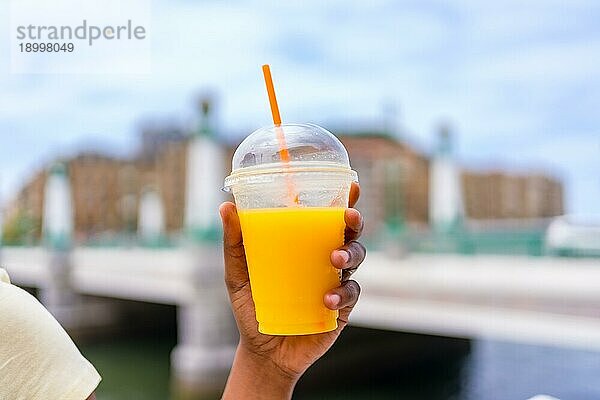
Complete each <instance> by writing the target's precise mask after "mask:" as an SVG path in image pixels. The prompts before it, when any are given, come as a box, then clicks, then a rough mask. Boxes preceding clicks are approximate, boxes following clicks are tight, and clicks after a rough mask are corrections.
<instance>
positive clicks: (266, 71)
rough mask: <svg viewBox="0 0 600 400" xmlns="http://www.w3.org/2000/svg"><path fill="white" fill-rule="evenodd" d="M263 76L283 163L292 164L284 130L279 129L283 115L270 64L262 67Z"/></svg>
mask: <svg viewBox="0 0 600 400" xmlns="http://www.w3.org/2000/svg"><path fill="white" fill-rule="evenodd" d="M262 70H263V75H264V76H265V84H266V85H267V94H268V95H269V104H270V105H271V114H272V115H273V123H274V124H275V127H276V128H275V133H276V134H277V141H278V142H279V153H280V156H281V161H283V162H284V164H287V163H288V162H290V153H289V152H288V149H287V144H286V143H285V136H284V134H283V129H281V128H279V129H278V127H279V126H280V125H281V115H279V106H278V105H277V97H276V96H275V88H274V87H273V78H272V77H271V68H269V64H265V65H263V66H262Z"/></svg>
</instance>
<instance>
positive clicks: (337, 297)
mask: <svg viewBox="0 0 600 400" xmlns="http://www.w3.org/2000/svg"><path fill="white" fill-rule="evenodd" d="M329 301H330V302H331V304H333V306H334V307H337V305H338V304H340V302H341V301H342V296H340V295H339V294H330V295H329Z"/></svg>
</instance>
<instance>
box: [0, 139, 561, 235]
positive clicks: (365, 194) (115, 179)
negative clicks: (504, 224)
mask: <svg viewBox="0 0 600 400" xmlns="http://www.w3.org/2000/svg"><path fill="white" fill-rule="evenodd" d="M335 133H336V134H337V135H338V137H339V138H340V139H341V141H342V143H343V144H344V146H345V147H346V148H347V150H348V153H349V155H350V159H351V164H352V167H353V168H354V169H355V170H357V171H358V175H359V180H360V183H361V199H360V202H359V204H358V208H359V209H360V210H361V212H362V213H363V214H364V216H365V219H366V220H367V221H368V223H367V225H366V228H365V229H366V230H365V234H366V235H369V234H372V233H375V232H377V231H379V230H380V229H382V228H383V227H385V226H386V225H387V226H394V225H396V226H397V225H398V224H403V223H407V224H409V225H413V226H414V225H423V226H424V225H426V224H427V223H428V219H429V218H428V217H429V215H428V214H429V210H428V203H429V191H430V188H429V163H430V161H429V157H428V156H426V155H425V154H423V153H419V152H418V151H416V150H414V149H413V148H411V147H410V146H409V145H407V144H406V143H403V142H400V141H398V140H396V139H394V138H392V137H390V136H388V135H384V134H380V133H377V132H365V133H357V134H344V133H343V132H335ZM187 146H188V136H187V135H186V134H184V132H183V131H180V130H176V129H163V130H160V129H158V130H155V131H146V132H145V133H144V134H143V135H141V143H140V146H139V148H140V151H139V152H138V153H137V154H136V155H135V156H133V157H131V158H117V157H111V156H107V155H101V154H94V153H83V154H80V155H78V156H76V157H74V158H72V159H70V160H66V161H65V163H66V165H67V168H68V172H69V178H70V182H71V190H72V196H73V204H74V207H75V210H74V216H75V217H74V218H75V221H74V230H75V234H76V237H75V239H76V241H78V242H85V241H87V240H90V239H93V238H94V237H96V236H98V235H110V234H118V233H123V232H134V231H135V230H136V228H137V215H138V206H139V199H140V196H141V194H142V192H143V191H144V190H147V189H148V188H151V189H153V190H156V191H157V192H158V194H159V195H160V198H161V199H162V203H163V207H164V216H165V228H166V231H167V232H168V233H171V234H173V233H179V232H181V231H182V229H183V223H184V221H183V219H184V210H185V197H186V194H185V193H186V188H185V185H186V166H187V163H186V158H187ZM224 146H225V147H226V151H225V152H224V153H225V154H226V155H225V157H229V158H228V159H227V160H224V165H227V168H229V165H230V164H229V160H230V159H231V155H232V154H233V149H234V148H235V147H236V146H231V145H224ZM226 172H229V170H227V171H226ZM46 174H47V172H46V171H45V170H42V171H39V172H37V173H35V174H33V176H32V178H31V179H30V180H29V182H28V183H26V184H25V185H24V186H23V188H22V189H21V191H20V192H19V193H18V194H17V196H16V198H15V200H14V201H13V202H12V203H11V205H10V206H9V209H8V213H7V217H6V218H5V221H6V222H5V232H6V231H7V230H8V231H10V230H11V229H12V230H14V229H15V226H16V227H20V225H19V223H21V222H22V221H26V222H27V224H28V225H27V224H25V225H26V228H27V229H28V235H29V236H28V237H30V238H34V239H35V238H39V237H40V227H39V225H40V221H41V216H42V209H43V193H44V190H43V189H44V183H45V180H46ZM462 186H463V198H464V208H465V210H464V211H465V214H466V217H467V218H469V219H510V218H544V217H550V216H555V215H559V214H562V213H563V203H562V201H563V193H562V185H561V183H560V182H559V181H557V180H556V179H554V178H551V177H549V176H544V175H541V174H530V175H528V174H522V175H511V174H507V173H504V172H499V171H497V172H480V171H463V173H462ZM19 229H21V230H23V229H25V228H23V227H20V228H19ZM17 230H18V229H17ZM9 233H10V232H9Z"/></svg>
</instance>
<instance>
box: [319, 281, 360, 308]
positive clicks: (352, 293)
mask: <svg viewBox="0 0 600 400" xmlns="http://www.w3.org/2000/svg"><path fill="white" fill-rule="evenodd" d="M359 296H360V286H359V285H358V283H357V282H356V281H346V282H342V284H341V285H340V286H338V287H336V288H334V289H331V290H330V291H329V292H327V293H326V294H325V296H324V298H323V303H325V306H326V307H327V308H329V309H330V310H339V309H342V308H346V307H354V305H355V304H356V302H357V301H358V297H359Z"/></svg>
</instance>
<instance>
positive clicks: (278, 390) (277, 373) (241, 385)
mask: <svg viewBox="0 0 600 400" xmlns="http://www.w3.org/2000/svg"><path fill="white" fill-rule="evenodd" d="M297 381H298V377H294V376H291V375H288V374H286V373H284V372H283V371H282V370H281V369H279V368H278V367H277V366H276V365H275V364H274V363H273V362H272V361H270V360H268V359H266V358H264V357H260V356H258V355H256V354H253V353H251V352H249V351H248V350H246V349H244V348H243V347H242V346H238V348H237V351H236V353H235V359H234V361H233V366H232V367H231V372H230V373H229V378H228V379H227V385H226V386H225V391H224V392H223V400H230V399H257V400H260V399H265V400H266V399H269V400H271V399H273V400H275V399H282V400H283V399H290V398H291V397H292V392H293V390H294V386H295V385H296V382H297Z"/></svg>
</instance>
